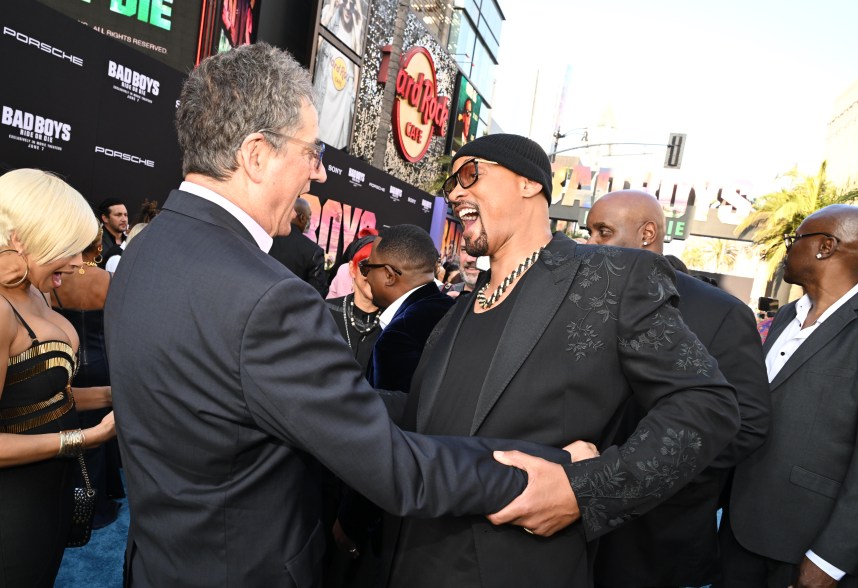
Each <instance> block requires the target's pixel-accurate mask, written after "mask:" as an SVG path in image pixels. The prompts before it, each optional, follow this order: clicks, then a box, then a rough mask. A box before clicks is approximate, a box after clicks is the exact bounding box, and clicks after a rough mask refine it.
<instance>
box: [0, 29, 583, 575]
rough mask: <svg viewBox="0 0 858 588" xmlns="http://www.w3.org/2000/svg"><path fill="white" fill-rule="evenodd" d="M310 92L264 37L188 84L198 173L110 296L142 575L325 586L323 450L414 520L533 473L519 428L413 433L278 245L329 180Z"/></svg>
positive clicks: (504, 495)
mask: <svg viewBox="0 0 858 588" xmlns="http://www.w3.org/2000/svg"><path fill="white" fill-rule="evenodd" d="M312 97H313V89H312V85H311V83H310V76H309V74H308V73H307V71H306V70H304V69H303V68H302V67H301V66H300V65H299V64H298V63H297V62H296V61H295V60H294V59H293V58H292V57H291V56H289V54H288V53H286V52H284V51H281V50H279V49H276V48H274V47H271V46H270V45H266V44H262V43H260V44H254V45H244V46H241V47H237V48H235V49H232V50H230V51H227V52H225V53H220V54H218V55H215V56H212V57H210V58H208V59H206V60H204V61H203V62H202V63H201V64H200V65H199V66H198V67H197V68H196V69H194V70H193V71H191V72H190V74H189V75H188V78H187V80H186V81H185V84H184V86H183V88H182V93H181V102H180V105H179V107H178V109H177V112H176V128H177V131H178V139H179V144H180V146H181V148H182V152H183V171H184V174H185V181H184V182H183V183H182V184H181V187H180V189H179V190H174V191H173V192H172V193H171V194H170V196H169V198H168V200H167V201H166V203H165V204H164V207H163V211H162V212H161V213H160V214H159V215H158V217H157V218H156V219H155V220H154V221H153V222H152V223H150V225H149V226H147V228H146V230H145V231H144V232H142V233H141V234H140V236H139V237H137V238H136V239H135V240H134V242H133V243H132V244H131V246H130V247H129V248H128V250H127V251H126V253H125V254H124V257H123V262H122V264H121V265H120V266H119V269H118V271H117V272H116V276H115V278H114V279H113V281H112V283H111V287H110V293H109V295H108V299H107V304H106V308H105V315H106V318H105V323H106V329H105V330H106V338H107V350H108V354H109V356H110V358H111V374H110V375H111V381H112V382H113V383H114V386H113V400H114V408H115V411H116V421H117V429H118V431H119V440H120V446H121V449H122V456H123V464H124V467H125V473H126V479H127V484H128V496H129V503H130V510H131V526H130V530H129V535H128V547H127V550H126V584H127V585H128V586H132V587H137V588H140V587H149V586H152V587H159V588H160V587H165V586H182V587H185V588H190V587H206V588H209V587H215V586H224V587H227V586H229V587H236V588H239V587H240V588H269V587H271V586H284V587H285V586H291V587H294V586H318V585H320V584H321V576H322V570H321V565H322V558H323V554H324V550H325V542H326V541H325V537H326V535H327V533H326V529H325V528H324V527H323V524H322V522H321V519H320V515H321V499H322V492H321V484H320V482H321V476H320V470H321V465H320V464H324V466H326V467H327V468H329V469H330V471H331V472H332V473H333V474H334V475H336V476H338V477H339V478H341V479H342V480H343V481H344V482H346V483H348V484H349V485H351V486H352V487H354V488H355V489H356V490H358V491H360V492H362V493H363V494H365V495H366V496H367V497H369V498H371V499H372V500H374V501H375V502H377V503H378V504H380V505H381V506H383V507H384V508H386V509H388V510H390V511H393V512H399V513H402V514H412V515H415V516H440V515H443V514H452V515H463V514H486V513H490V512H493V511H495V510H497V509H499V508H501V507H502V506H503V505H504V504H507V503H508V502H510V501H511V500H512V499H513V498H514V497H516V496H517V495H519V494H520V493H521V492H522V491H523V490H524V489H525V487H526V476H525V475H523V474H522V473H521V472H520V471H518V470H515V469H514V468H509V467H506V466H504V465H501V464H499V463H497V462H496V461H495V460H494V459H493V458H492V450H494V449H507V448H510V447H511V446H512V445H511V443H510V442H498V441H489V440H482V439H480V440H477V439H466V438H461V439H437V438H428V437H425V436H420V435H415V434H413V433H403V432H402V431H401V430H400V429H398V428H397V427H396V426H395V425H394V424H393V423H392V422H391V421H390V418H389V416H388V414H387V410H386V408H385V406H384V403H383V401H382V399H381V398H380V397H379V394H378V393H377V392H376V391H375V390H373V389H372V388H370V387H369V385H368V384H367V383H366V382H365V380H364V378H363V373H362V372H361V370H360V368H359V367H358V366H357V364H356V363H355V360H354V358H353V356H352V353H351V350H350V349H349V347H348V345H347V344H346V342H345V341H343V340H342V338H341V337H340V335H339V333H338V332H337V328H336V326H335V324H334V322H333V319H332V318H331V315H330V312H329V311H328V309H327V307H326V306H325V304H324V301H323V300H322V299H321V298H320V297H319V295H318V293H317V292H316V291H315V290H313V288H312V287H310V286H309V285H308V284H306V283H305V282H304V281H302V280H301V279H300V278H298V277H297V276H295V275H294V274H293V273H292V272H291V271H289V270H288V269H287V268H286V267H284V266H283V265H282V264H280V263H279V262H278V261H277V260H275V259H274V258H272V257H271V256H269V255H268V254H267V252H268V250H269V248H270V246H271V242H272V237H273V236H275V235H285V234H287V233H288V232H289V231H290V229H291V226H290V222H289V221H290V216H291V213H292V209H293V206H294V204H295V201H296V200H297V198H298V197H299V196H300V195H301V194H303V193H305V192H306V191H307V190H308V188H309V186H310V181H311V180H314V181H318V182H323V181H325V179H326V172H325V168H324V167H323V165H322V146H321V145H319V144H318V143H317V141H316V136H317V133H318V121H317V115H316V110H315V108H314V106H313V103H312ZM403 270H404V268H403ZM524 445H525V444H522V448H523V449H527V450H528V451H532V452H537V453H539V454H543V455H546V456H547V457H551V458H553V459H556V460H561V459H562V460H568V458H569V456H568V454H566V453H565V452H563V451H562V450H559V449H551V448H547V447H540V446H537V445H535V444H526V447H525V446H524ZM530 483H531V486H532V485H534V484H535V485H536V486H537V487H538V486H539V485H540V481H539V480H538V479H534V480H530ZM536 494H537V496H538V495H539V494H540V493H539V492H538V491H537V492H536ZM4 530H5V528H4Z"/></svg>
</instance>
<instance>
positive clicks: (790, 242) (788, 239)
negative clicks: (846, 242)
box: [784, 231, 840, 251]
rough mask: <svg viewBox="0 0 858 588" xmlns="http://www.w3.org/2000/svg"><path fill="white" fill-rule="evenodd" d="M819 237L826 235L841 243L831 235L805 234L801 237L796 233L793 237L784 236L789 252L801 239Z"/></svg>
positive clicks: (820, 233) (819, 233)
mask: <svg viewBox="0 0 858 588" xmlns="http://www.w3.org/2000/svg"><path fill="white" fill-rule="evenodd" d="M817 235H825V236H826V237H828V238H829V239H834V240H835V241H837V242H838V243H840V239H839V238H838V237H836V236H835V235H832V234H831V233H823V232H821V231H820V232H818V233H805V234H804V235H799V234H798V233H794V234H792V235H784V245H786V248H787V251H789V250H790V249H791V248H792V246H793V245H794V244H795V242H796V241H798V240H799V239H804V238H805V237H816V236H817Z"/></svg>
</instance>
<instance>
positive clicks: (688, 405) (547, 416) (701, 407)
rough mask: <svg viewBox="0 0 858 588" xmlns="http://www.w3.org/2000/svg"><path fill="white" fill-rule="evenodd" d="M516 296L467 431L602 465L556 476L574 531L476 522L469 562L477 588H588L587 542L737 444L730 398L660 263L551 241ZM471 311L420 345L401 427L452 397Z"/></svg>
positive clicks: (460, 310) (456, 315) (638, 254)
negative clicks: (568, 493)
mask: <svg viewBox="0 0 858 588" xmlns="http://www.w3.org/2000/svg"><path fill="white" fill-rule="evenodd" d="M487 279H488V278H487V276H486V275H483V276H482V277H481V281H480V282H478V284H477V288H479V287H480V286H481V285H482V284H483V283H485V281H486V280H487ZM516 288H521V289H522V290H521V291H520V292H519V293H518V296H517V298H516V300H515V302H514V303H515V308H514V309H513V311H512V314H511V316H510V319H509V321H508V323H507V325H506V327H505V330H504V333H503V336H502V338H501V342H500V344H499V346H498V349H497V352H496V353H495V355H494V357H493V359H492V361H491V364H490V365H487V366H474V369H477V370H483V371H485V380H484V382H483V386H482V389H481V391H480V396H479V400H478V402H477V407H476V410H475V413H474V415H473V420H472V425H471V430H470V433H471V435H475V436H484V437H496V438H508V439H522V440H529V441H535V442H538V443H543V444H546V445H551V446H555V447H560V446H563V445H565V444H567V443H569V442H571V441H574V440H576V439H583V440H586V441H590V442H593V443H595V444H596V445H597V446H599V448H600V450H601V456H600V457H599V458H596V459H592V460H586V461H583V462H578V463H575V464H569V465H567V466H565V467H566V470H567V474H568V478H569V483H570V484H571V485H572V488H573V490H574V491H575V495H576V497H577V499H578V504H579V507H580V510H581V513H582V518H581V520H580V521H579V522H577V523H575V524H573V525H571V526H570V527H568V528H566V529H564V530H563V531H561V532H560V533H558V534H556V535H555V536H553V537H551V538H547V539H545V538H541V537H535V536H531V535H528V534H526V533H524V532H522V530H521V529H520V528H518V527H514V526H506V527H500V528H497V527H493V526H492V525H491V524H490V523H488V522H487V521H486V520H485V519H482V518H480V517H474V518H473V533H474V549H475V551H476V553H475V554H472V555H475V557H474V558H472V559H475V560H476V561H477V562H478V565H479V575H480V578H481V582H482V585H483V586H485V587H496V586H540V587H541V588H551V587H554V586H558V587H559V586H576V587H579V586H588V585H592V559H593V556H594V552H595V549H593V547H594V546H592V545H591V546H588V542H589V541H592V540H594V539H596V538H597V537H599V536H601V535H602V534H604V533H607V532H608V531H610V530H611V529H613V528H615V527H617V526H618V525H621V524H622V523H623V522H625V521H627V520H630V519H632V518H633V517H636V516H638V515H640V514H642V513H644V512H645V511H647V510H649V509H651V508H652V507H654V506H655V505H656V504H658V503H659V502H661V501H663V500H664V499H665V498H667V497H668V496H670V495H672V494H673V493H675V492H676V491H678V490H679V489H680V487H682V486H683V485H684V484H686V483H687V482H688V481H689V480H691V479H692V478H693V477H694V476H695V475H696V474H697V473H698V472H700V471H701V470H702V469H703V468H704V467H705V466H706V465H707V464H709V463H710V462H711V461H712V459H713V458H715V457H716V456H717V455H718V453H719V452H720V451H721V450H722V449H723V448H724V447H725V446H726V445H727V443H728V442H730V441H731V440H732V439H733V437H734V436H735V434H736V431H737V430H738V427H739V414H738V408H737V402H736V397H735V392H734V390H733V388H732V387H731V386H730V385H729V384H727V382H726V381H725V380H724V378H723V376H722V375H721V373H720V372H719V371H718V369H717V366H716V363H715V361H714V360H713V359H712V357H711V356H710V355H709V354H708V352H707V351H706V349H705V348H704V347H703V345H702V344H701V343H700V342H699V341H698V339H697V337H696V336H695V335H694V334H693V333H691V331H689V330H688V328H687V327H686V326H685V324H684V323H683V322H682V319H681V317H680V315H679V312H678V311H677V309H676V307H675V303H676V299H677V294H676V288H675V285H674V274H673V271H672V269H671V268H670V267H669V265H668V264H667V262H666V261H665V260H664V258H663V257H661V256H658V255H655V254H652V253H650V252H647V251H638V250H630V249H619V248H615V247H605V246H595V245H580V244H577V243H575V242H573V241H571V240H570V239H568V238H567V237H565V236H563V235H560V234H558V235H556V236H555V237H554V238H553V239H552V241H551V242H550V243H549V244H548V246H547V247H546V248H545V249H544V250H543V251H542V253H541V255H540V258H539V260H538V261H537V263H536V264H534V266H533V267H532V268H531V269H530V270H528V272H527V274H525V277H524V278H523V279H522V281H521V282H520V283H519V284H518V285H517V286H516ZM469 306H470V305H468V304H458V305H456V307H454V309H453V311H451V312H450V313H448V314H447V315H446V316H445V317H444V319H442V321H441V322H440V323H439V325H438V328H437V329H436V330H435V331H434V332H433V334H432V336H431V337H430V339H429V341H428V342H427V345H426V349H425V351H424V353H423V358H422V360H421V364H420V367H419V368H418V372H417V373H416V374H415V378H414V380H413V382H412V388H411V394H410V396H409V398H408V399H407V403H408V404H407V405H406V407H405V412H404V418H403V420H404V425H405V427H406V428H408V427H413V428H414V429H415V430H417V431H421V430H423V429H424V427H425V426H426V425H427V423H428V422H429V419H430V417H431V415H432V410H433V408H434V407H435V406H437V405H438V404H439V403H442V402H444V401H445V397H447V395H452V394H456V392H457V391H456V390H448V389H444V390H442V389H440V383H441V381H442V379H443V374H444V372H445V370H446V367H447V364H448V362H449V359H450V355H451V352H452V349H453V345H454V342H455V339H456V336H457V332H458V329H459V328H460V325H461V323H462V321H463V319H464V317H465V313H466V312H468V311H469ZM632 400H634V401H637V402H638V403H640V404H641V405H642V406H643V407H644V408H645V410H646V416H645V417H644V418H643V420H641V422H640V424H639V426H638V428H637V429H636V430H635V432H634V434H632V435H631V436H630V437H629V438H628V439H627V440H625V441H624V442H623V443H621V444H618V445H609V443H610V440H612V439H613V438H614V435H615V432H616V430H617V427H618V426H619V422H620V420H621V419H620V417H621V414H622V412H623V409H624V406H625V405H626V403H627V402H629V401H632ZM438 549H439V550H443V546H442V545H441V546H438ZM450 563H452V562H450ZM426 578H427V580H426V585H427V586H429V585H431V584H432V583H437V581H439V577H433V574H432V570H429V569H427V571H426ZM391 585H392V586H396V585H397V584H396V578H391Z"/></svg>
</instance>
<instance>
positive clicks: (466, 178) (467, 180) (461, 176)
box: [441, 157, 498, 200]
mask: <svg viewBox="0 0 858 588" xmlns="http://www.w3.org/2000/svg"><path fill="white" fill-rule="evenodd" d="M481 163H488V164H491V165H498V162H497V161H489V160H487V159H480V158H478V157H474V158H473V159H469V160H468V161H466V162H465V163H464V164H462V167H460V168H459V169H458V170H457V171H456V172H455V173H454V174H453V175H451V176H450V177H449V178H447V179H446V180H444V183H443V184H442V185H441V191H442V192H444V198H446V199H447V200H449V199H450V192H452V191H453V190H455V189H456V186H457V185H459V186H461V187H462V188H470V187H471V186H473V185H474V184H476V183H477V180H479V179H480V164H481Z"/></svg>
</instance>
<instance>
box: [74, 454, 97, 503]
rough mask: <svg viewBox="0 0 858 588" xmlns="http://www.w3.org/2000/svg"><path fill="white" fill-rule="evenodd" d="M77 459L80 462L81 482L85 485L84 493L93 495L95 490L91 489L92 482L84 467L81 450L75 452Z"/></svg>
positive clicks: (84, 462)
mask: <svg viewBox="0 0 858 588" xmlns="http://www.w3.org/2000/svg"><path fill="white" fill-rule="evenodd" d="M77 461H78V463H79V464H80V473H81V474H83V482H84V484H85V485H86V495H87V496H95V490H93V488H92V483H91V482H90V481H89V472H88V471H87V469H86V461H84V459H83V451H81V452H80V453H78V454H77Z"/></svg>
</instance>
